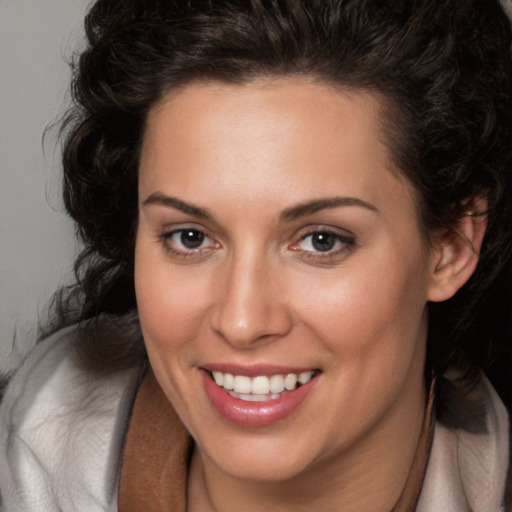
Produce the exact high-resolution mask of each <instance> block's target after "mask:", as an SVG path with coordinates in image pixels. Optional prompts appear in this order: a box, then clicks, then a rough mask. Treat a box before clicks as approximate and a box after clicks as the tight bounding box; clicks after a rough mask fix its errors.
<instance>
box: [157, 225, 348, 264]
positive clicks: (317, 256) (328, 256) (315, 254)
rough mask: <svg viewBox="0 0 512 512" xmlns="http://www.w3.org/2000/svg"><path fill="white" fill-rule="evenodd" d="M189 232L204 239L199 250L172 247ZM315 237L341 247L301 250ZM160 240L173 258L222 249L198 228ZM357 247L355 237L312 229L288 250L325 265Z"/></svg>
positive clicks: (170, 232) (175, 233) (175, 230)
mask: <svg viewBox="0 0 512 512" xmlns="http://www.w3.org/2000/svg"><path fill="white" fill-rule="evenodd" d="M187 231H188V232H189V233H190V234H192V233H194V234H195V235H199V236H200V237H203V238H202V240H201V241H200V244H201V246H200V247H198V248H184V249H177V248H176V247H175V246H173V245H172V241H173V238H174V237H177V236H179V237H180V238H181V237H183V235H184V234H185V233H186V232H187ZM314 235H326V236H328V237H333V238H334V244H335V245H334V246H336V245H340V246H341V247H339V248H337V249H336V250H333V249H328V250H325V251H322V250H304V249H302V250H301V249H300V247H299V245H300V244H301V243H302V242H304V241H305V240H307V239H308V238H311V237H313V236H314ZM159 240H160V242H161V243H162V245H163V246H164V249H165V250H166V251H167V252H168V253H169V254H170V255H171V256H173V257H177V258H182V259H185V258H191V257H192V258H193V257H200V256H202V255H204V254H205V253H208V252H209V251H211V250H212V249H217V248H220V247H221V245H220V244H219V243H218V242H215V240H213V239H212V238H211V237H210V236H208V235H207V234H206V233H205V232H204V231H202V230H201V229H197V228H192V227H191V228H187V227H184V228H179V229H174V230H172V231H168V232H165V233H162V234H161V235H160V236H159ZM207 240H211V242H213V243H212V244H210V245H211V246H206V247H202V244H203V242H204V241H207ZM179 243H181V244H183V241H182V240H181V241H180V242H179ZM175 244H176V241H175V242H174V245H175ZM313 244H314V242H313V241H311V242H310V245H313ZM355 247H356V241H355V238H354V237H353V236H349V235H342V234H340V233H337V232H335V231H333V230H332V229H328V228H325V229H322V228H317V229H311V230H309V231H308V232H307V233H304V234H302V235H300V236H299V240H298V241H296V242H294V243H292V244H291V245H289V246H288V248H289V249H290V250H291V251H294V252H300V253H301V256H302V257H304V258H305V259H307V260H310V261H311V260H316V261H321V262H325V263H329V262H332V261H335V260H336V259H338V258H339V257H340V256H341V255H342V254H344V253H345V252H347V251H350V250H353V249H354V248H355Z"/></svg>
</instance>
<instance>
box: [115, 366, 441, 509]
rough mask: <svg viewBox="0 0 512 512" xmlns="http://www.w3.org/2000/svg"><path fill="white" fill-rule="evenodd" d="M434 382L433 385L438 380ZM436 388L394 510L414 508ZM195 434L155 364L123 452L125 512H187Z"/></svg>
mask: <svg viewBox="0 0 512 512" xmlns="http://www.w3.org/2000/svg"><path fill="white" fill-rule="evenodd" d="M432 388H433V386H432ZM433 403H434V393H433V391H432V390H431V392H430V397H429V400H428V404H427V408H426V413H425V421H424V422H423V427H422V431H421V435H420V440H419V443H418V447H417V449H416V454H415V455H414V460H413V463H412V466H411V470H410V472H409V476H408V478H407V481H406V483H405V486H404V489H403V491H402V494H401V496H400V498H399V499H398V502H397V504H396V505H395V506H394V507H393V510H392V511H391V512H414V510H415V509H416V505H417V503H418V499H419V496H420V493H421V488H422V486H423V479H424V476H425V472H426V469H427V464H428V458H429V455H430V449H431V447H432V440H433V435H434V424H435V414H434V408H433ZM192 446H193V444H192V440H191V438H190V436H189V435H188V434H187V432H186V430H185V428H184V427H183V425H182V424H181V422H180V420H179V418H178V416H177V415H176V413H175V412H174V409H173V408H172V406H171V405H170V404H169V401H168V400H167V398H166V396H165V395H164V393H163V391H162V390H161V388H160V386H159V384H158V383H157V381H156V379H155V377H154V375H153V372H152V371H151V370H150V371H148V373H147V374H146V376H145V377H144V379H143V381H142V384H141V386H140V388H139V391H138V392H137V397H136V399H135V404H134V407H133V412H132V418H131V422H130V426H129V429H128V433H127V436H126V444H125V449H124V455H123V463H122V467H121V477H120V486H119V512H141V511H148V512H169V511H171V512H186V509H187V504H186V501H187V500H186V498H187V477H188V464H189V460H190V454H191V451H192Z"/></svg>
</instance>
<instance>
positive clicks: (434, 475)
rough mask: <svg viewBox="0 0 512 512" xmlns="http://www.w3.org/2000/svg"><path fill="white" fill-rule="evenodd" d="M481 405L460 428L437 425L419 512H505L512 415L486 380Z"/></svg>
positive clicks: (465, 413)
mask: <svg viewBox="0 0 512 512" xmlns="http://www.w3.org/2000/svg"><path fill="white" fill-rule="evenodd" d="M474 393H475V394H476V395H477V396H478V404H476V403H475V402H473V408H471V407H469V408H463V407H461V408H460V409H459V410H458V412H457V415H458V416H459V418H457V419H458V423H459V425H451V426H447V425H445V424H442V423H441V422H439V421H438V422H437V423H436V426H435V434H434V441H433V445H432V451H431V454H430V460H429V464H428V468H427V473H426V475H425V481H424V486H423V490H422V494H421V498H420V502H419V505H418V511H419V512H431V511H436V510H450V511H452V512H459V511H460V512H466V511H468V510H471V511H473V512H500V511H502V510H503V508H502V507H503V497H504V494H505V485H506V483H505V481H506V477H507V469H508V465H509V456H510V455H509V454H510V446H509V428H510V425H509V418H508V413H507V410H506V408H505V406H504V405H503V403H502V402H501V400H500V398H499V397H498V395H497V393H496V391H495V390H494V389H493V387H492V385H491V383H490V382H489V381H488V380H487V378H486V377H485V376H483V375H482V377H481V381H480V383H479V385H478V387H477V388H476V389H475V390H474Z"/></svg>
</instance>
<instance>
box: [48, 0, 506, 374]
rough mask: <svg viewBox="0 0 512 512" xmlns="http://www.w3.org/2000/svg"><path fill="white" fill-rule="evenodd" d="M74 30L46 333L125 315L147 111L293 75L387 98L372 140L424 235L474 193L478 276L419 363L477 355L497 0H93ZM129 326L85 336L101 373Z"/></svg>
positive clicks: (500, 99)
mask: <svg viewBox="0 0 512 512" xmlns="http://www.w3.org/2000/svg"><path fill="white" fill-rule="evenodd" d="M85 28H86V35H87V47H86V48H85V50H84V51H83V52H82V53H81V55H79V57H78V58H77V59H76V61H75V63H74V80H73V88H72V91H73V99H74V105H73V107H72V109H71V110H70V111H69V113H68V115H67V117H66V119H65V121H64V128H63V132H64V133H65V144H64V153H63V162H64V199H65V205H66V209H67V211H68V212H69V214H70V215H71V217H72V218H73V219H74V220H75V222H76V226H77V232H78V235H79V237H80V239H81V241H82V242H83V252H82V253H81V255H80V257H79V258H78V260H77V262H76V266H75V270H76V276H77V283H78V284H77V285H76V286H74V287H72V288H71V289H67V290H64V291H61V293H60V301H58V302H59V304H60V311H61V314H60V316H58V319H57V322H56V324H55V326H61V325H63V324H65V323H69V322H71V321H76V320H82V321H84V320H90V319H95V318H98V317H99V316H100V315H110V316H111V318H116V317H122V316H123V315H126V314H129V313H132V316H133V312H134V311H136V301H135V292H134V285H133V263H134V262H133V258H134V237H135V231H136V224H137V167H138V156H139V148H140V145H141V139H142V137H143V132H144V125H145V119H146V116H147V113H148V111H149V109H150V108H151V107H152V106H153V105H154V104H155V103H156V102H158V101H159V99H160V98H162V96H163V95H165V94H166V92H168V91H169V90H172V89H175V88H177V87H180V86H183V85H186V84H187V83H190V82H192V81H195V80H208V79H211V80H221V81H225V82H230V83H244V82H247V81H249V80H251V79H253V78H255V77H261V76H269V77H282V76H290V75H305V76H308V77H312V78H314V79H317V80H320V81H323V82H327V83H329V84H333V85H335V86H336V87H348V88H354V89H363V90H368V91H373V92H376V93H378V94H380V95H381V96H382V97H384V98H385V99H386V105H387V109H386V115H385V116H384V120H383V129H384V130H385V136H386V138H387V141H388V144H389V146H390V149H391V151H392V154H393V156H394V158H395V163H396V164H397V166H398V168H399V169H400V170H401V171H402V172H403V174H404V175H405V176H406V178H407V179H408V180H410V182H411V183H412V184H413V185H414V188H415V190H416V192H417V197H418V212H419V219H420V223H421V226H422V227H423V229H424V232H425V233H427V234H428V233H432V232H433V230H435V229H436V228H439V227H443V226H444V227H446V226H453V225H454V224H455V223H456V222H457V220H458V219H460V218H461V216H462V215H464V210H465V208H464V203H465V201H466V200H467V199H468V198H472V197H474V196H484V197H486V198H487V201H488V210H487V216H488V217H487V218H488V229H487V234H486V237H485V240H484V244H483V247H482V250H481V254H480V263H479V266H478V269H477V271H476V272H475V274H474V275H473V277H472V278H471V279H470V281H469V282H468V283H467V285H466V286H465V287H464V288H463V289H462V290H460V291H459V293H457V295H456V296H455V297H454V298H453V299H451V300H449V301H446V302H444V303H440V304H431V305H430V309H431V311H430V330H429V340H428V357H429V363H430V365H432V366H433V367H434V369H435V370H436V371H437V372H443V371H444V369H446V368H447V366H448V365H449V364H450V363H452V362H453V361H454V360H455V358H457V357H459V354H461V353H462V352H464V353H465V354H466V355H467V357H468V358H469V360H470V361H472V362H474V363H478V364H480V366H484V367H485V366H486V365H487V364H488V363H489V361H490V360H491V356H492V352H491V349H490V347H491V346H492V345H493V344H494V345H496V343H493V342H495V341H497V340H498V338H499V336H500V334H501V332H500V329H503V326H504V321H505V320H504V319H505V318H507V315H509V310H510V307H511V306H510V304H511V298H510V252H511V244H512V235H511V227H512V222H511V219H512V212H511V199H512V186H511V172H510V169H511V164H512V152H511V147H512V145H511V134H512V127H511V121H512V116H511V111H512V109H511V97H512V96H511V77H512V72H511V59H510V45H511V34H510V24H509V21H508V19H507V18H506V16H505V15H504V13H503V11H502V9H501V7H500V5H499V4H498V2H497V1H494V0H389V1H387V2H386V1H382V0H115V1H114V0H98V1H96V3H95V4H94V5H93V6H92V8H91V10H90V12H89V13H88V15H87V17H86V20H85ZM500 273H501V274H500ZM498 276H499V278H498V279H497V277H498ZM505 279H508V281H505ZM493 298H494V299H495V300H494V301H492V300H490V299H493ZM500 307H501V309H502V310H501V311H500V309H499V308H500ZM507 308H508V309H507ZM63 312H66V313H65V314H64V313H63ZM497 326H499V327H497ZM130 332H131V334H130V340H131V341H127V340H123V341H122V342H121V343H120V342H119V341H118V342H116V344H114V345H112V343H111V342H110V341H109V339H108V338H106V337H104V336H98V337H97V338H95V341H94V342H91V343H92V345H91V347H92V351H91V352H92V353H93V354H95V357H96V359H98V354H101V357H99V359H100V360H102V361H104V363H105V364H106V365H107V366H108V367H114V366H119V365H123V364H132V363H133V362H134V361H136V360H138V359H140V358H141V357H144V349H143V343H142V341H141V338H140V336H136V335H134V334H133V330H132V331H130ZM509 333H510V324H509ZM493 338H494V339H493ZM509 344H510V339H507V340H506V343H505V344H502V345H503V346H505V345H506V346H509ZM461 349H462V350H461Z"/></svg>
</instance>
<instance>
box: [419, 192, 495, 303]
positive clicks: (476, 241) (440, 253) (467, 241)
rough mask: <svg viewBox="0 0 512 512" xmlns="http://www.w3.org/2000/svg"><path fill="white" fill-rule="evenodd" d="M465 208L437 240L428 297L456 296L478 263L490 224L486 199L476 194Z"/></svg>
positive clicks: (444, 298)
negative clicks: (476, 196) (488, 222)
mask: <svg viewBox="0 0 512 512" xmlns="http://www.w3.org/2000/svg"><path fill="white" fill-rule="evenodd" d="M466 208H467V209H466V213H465V214H464V216H463V217H462V218H461V219H460V220H459V221H458V223H457V225H456V226H455V227H453V228H448V229H446V230H443V231H442V232H441V233H440V234H439V236H438V237H437V239H436V241H435V243H434V249H433V253H432V274H431V279H430V284H429V290H428V296H427V299H428V300H429V301H432V302H441V301H443V300H447V299H449V298H450V297H453V295H455V293H456V292H457V290H459V288H461V287H462V286H463V285H464V284H465V283H466V282H467V281H468V279H469V278H470V277H471V275H472V274H473V272H474V271H475V268H476V266H477V264H478V258H479V254H480V248H481V246H482V240H483V238H484V235H485V228H486V226H487V214H486V210H487V201H486V200H485V199H483V198H473V199H471V200H470V201H468V202H467V203H466Z"/></svg>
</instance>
